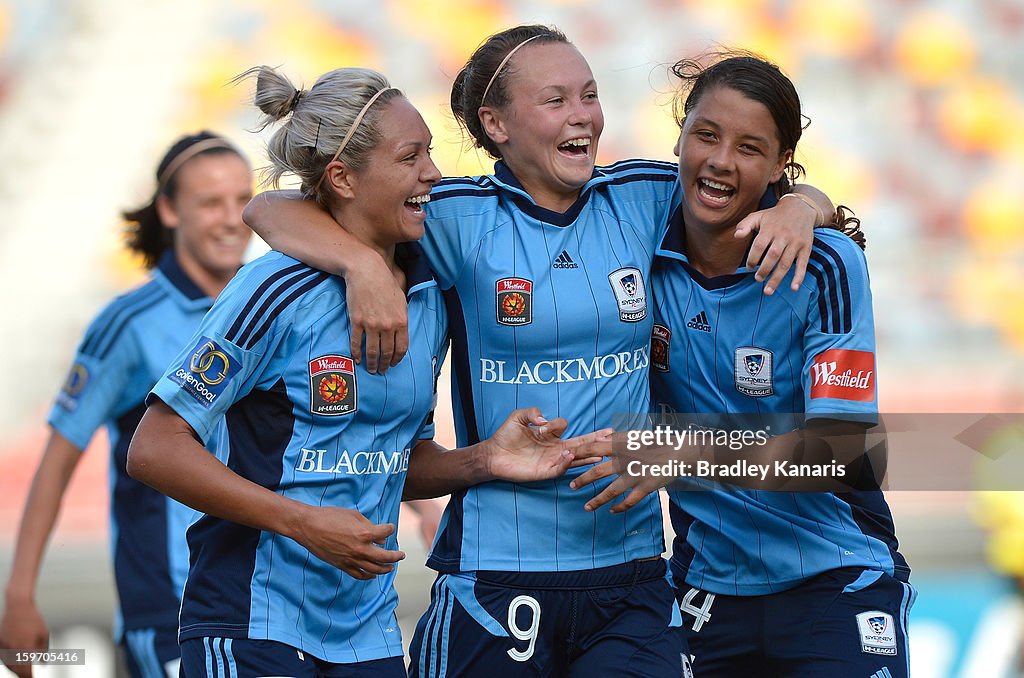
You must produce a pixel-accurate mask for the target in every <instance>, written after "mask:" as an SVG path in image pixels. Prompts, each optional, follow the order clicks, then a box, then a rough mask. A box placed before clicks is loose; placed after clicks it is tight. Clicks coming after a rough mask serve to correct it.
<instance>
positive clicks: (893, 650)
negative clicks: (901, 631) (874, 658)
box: [857, 610, 898, 657]
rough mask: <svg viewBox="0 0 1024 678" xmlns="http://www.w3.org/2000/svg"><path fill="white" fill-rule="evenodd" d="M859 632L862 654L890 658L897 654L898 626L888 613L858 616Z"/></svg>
mask: <svg viewBox="0 0 1024 678" xmlns="http://www.w3.org/2000/svg"><path fill="white" fill-rule="evenodd" d="M857 630H858V631H859V632H860V651H861V652H865V653H867V654H880V655H887V656H890V657H891V656H894V655H896V654H897V652H898V649H897V647H896V625H895V624H893V618H892V615H891V614H889V613H888V612H882V611H881V610H873V611H871V612H861V613H860V614H858V615H857Z"/></svg>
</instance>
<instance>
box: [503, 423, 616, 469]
mask: <svg viewBox="0 0 1024 678" xmlns="http://www.w3.org/2000/svg"><path fill="white" fill-rule="evenodd" d="M567 426H568V423H567V422H566V420H565V419H562V418H558V419H554V420H552V421H548V420H547V419H545V418H544V417H543V416H541V413H540V410H539V409H538V408H536V407H530V408H526V409H521V410H515V411H514V412H512V413H511V414H510V415H509V416H508V418H507V419H506V420H505V422H504V423H503V424H502V425H501V426H500V427H499V428H498V430H497V431H495V432H494V435H493V436H491V437H490V439H488V441H486V442H487V444H488V457H489V460H488V472H489V475H491V476H492V477H494V478H497V479H500V480H507V481H510V482H517V483H524V482H531V481H536V480H548V479H550V478H555V477H558V476H560V475H562V474H563V473H565V471H566V469H568V468H569V467H570V466H580V465H585V464H592V463H594V462H596V461H600V457H599V456H596V455H593V454H585V455H581V456H579V455H577V450H581V449H586V448H587V447H588V446H591V445H595V444H599V443H601V442H603V441H605V440H610V437H611V434H612V432H613V431H612V429H610V428H607V429H601V430H600V431H594V432H593V433H588V434H586V435H582V436H577V437H574V438H565V439H563V438H562V435H563V434H564V433H565V430H566V427H567Z"/></svg>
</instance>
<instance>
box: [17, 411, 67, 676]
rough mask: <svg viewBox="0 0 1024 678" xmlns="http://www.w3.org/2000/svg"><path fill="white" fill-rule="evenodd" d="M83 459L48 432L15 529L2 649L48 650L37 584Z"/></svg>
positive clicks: (24, 671) (23, 671) (22, 671)
mask: <svg viewBox="0 0 1024 678" xmlns="http://www.w3.org/2000/svg"><path fill="white" fill-rule="evenodd" d="M81 458H82V450H80V449H78V447H76V446H75V445H74V444H73V443H72V442H70V441H69V440H68V439H67V438H65V437H64V436H62V435H61V434H60V433H57V432H56V431H52V432H51V433H50V438H49V440H48V441H47V443H46V448H45V449H44V450H43V457H42V459H41V460H40V462H39V468H37V469H36V474H35V477H34V478H33V479H32V487H31V489H30V490H29V493H28V499H27V500H26V501H25V509H24V512H23V513H22V515H21V524H20V525H19V527H18V537H17V541H16V542H15V547H14V562H13V563H12V564H11V574H10V577H9V578H8V580H7V588H6V590H5V594H6V595H5V603H4V616H3V619H2V620H0V648H2V649H7V650H14V649H20V650H45V649H46V648H47V646H48V645H49V637H50V632H49V629H48V628H47V627H46V621H45V620H44V619H43V615H42V613H41V612H40V611H39V608H38V606H37V605H36V583H37V581H38V579H39V569H40V567H41V566H42V562H43V552H44V551H45V550H46V544H47V542H48V541H49V540H50V535H51V534H52V533H53V526H54V524H55V523H56V522H57V516H58V514H59V513H60V505H61V502H62V500H63V499H64V492H65V491H66V490H67V487H68V482H70V480H71V476H72V474H73V473H74V470H75V468H76V467H77V466H78V462H79V460H80V459H81ZM9 668H10V669H11V670H12V671H14V672H15V673H16V674H17V675H19V676H31V675H32V667H31V665H19V666H11V667H9Z"/></svg>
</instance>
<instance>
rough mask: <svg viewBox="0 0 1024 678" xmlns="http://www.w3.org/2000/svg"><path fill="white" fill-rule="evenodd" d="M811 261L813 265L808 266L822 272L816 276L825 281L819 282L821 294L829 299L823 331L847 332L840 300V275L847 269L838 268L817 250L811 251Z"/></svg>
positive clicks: (820, 280) (831, 332)
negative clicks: (843, 323) (819, 275)
mask: <svg viewBox="0 0 1024 678" xmlns="http://www.w3.org/2000/svg"><path fill="white" fill-rule="evenodd" d="M811 262H812V265H811V266H808V268H817V269H818V270H819V271H820V272H821V277H820V278H819V277H818V276H815V278H818V280H819V283H821V282H822V280H823V281H824V284H823V285H820V284H819V295H820V297H824V298H826V299H827V300H828V316H827V322H826V317H825V316H822V323H823V324H822V331H825V332H827V333H829V334H845V331H844V329H843V325H842V307H841V306H840V300H839V294H840V277H841V276H842V275H843V274H844V273H845V271H840V270H839V269H837V268H836V267H835V266H834V265H833V264H832V262H831V261H830V260H829V259H828V258H827V257H826V256H825V255H824V254H822V253H821V252H819V251H817V250H814V251H812V252H811ZM847 331H848V330H847Z"/></svg>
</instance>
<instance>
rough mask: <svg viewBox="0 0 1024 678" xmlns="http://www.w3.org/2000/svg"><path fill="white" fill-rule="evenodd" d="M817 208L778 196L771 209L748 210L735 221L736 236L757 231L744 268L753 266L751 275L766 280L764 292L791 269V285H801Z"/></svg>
mask: <svg viewBox="0 0 1024 678" xmlns="http://www.w3.org/2000/svg"><path fill="white" fill-rule="evenodd" d="M817 216H818V214H817V212H816V211H815V210H814V209H812V208H811V207H810V206H808V205H807V204H805V203H803V202H802V201H800V200H781V201H779V203H778V204H777V205H776V206H775V207H772V208H771V209H767V210H761V211H758V212H752V213H750V214H748V215H747V216H746V217H744V219H743V220H742V221H740V223H739V224H737V225H736V231H735V233H734V235H735V237H736V238H746V237H748V236H750V234H751V233H757V237H755V238H754V242H753V243H752V244H751V246H750V252H749V253H748V254H747V268H749V269H751V270H755V269H756V271H757V272H756V273H755V274H754V279H755V280H758V281H764V280H766V279H767V282H766V283H765V285H764V293H765V294H767V295H771V294H772V293H773V292H775V290H776V289H778V287H779V285H781V284H782V281H783V279H785V277H786V274H787V273H789V269H790V268H793V266H794V264H795V265H796V268H794V269H793V282H792V284H791V285H790V287H791V288H792V289H793V291H794V292H795V291H796V290H798V289H800V284H801V283H803V281H804V274H805V273H806V272H807V262H808V261H809V260H810V258H811V246H812V245H813V244H814V225H815V220H816V219H817Z"/></svg>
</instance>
